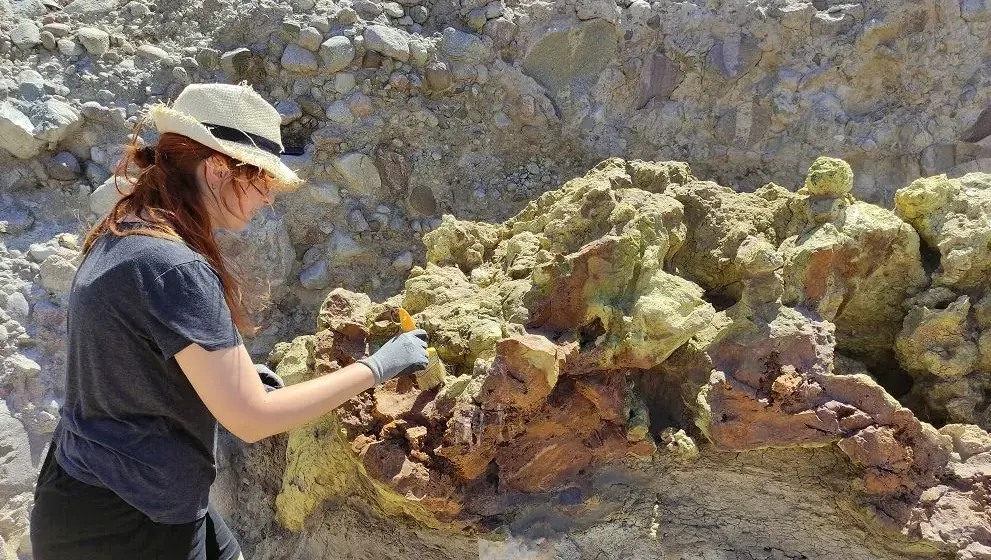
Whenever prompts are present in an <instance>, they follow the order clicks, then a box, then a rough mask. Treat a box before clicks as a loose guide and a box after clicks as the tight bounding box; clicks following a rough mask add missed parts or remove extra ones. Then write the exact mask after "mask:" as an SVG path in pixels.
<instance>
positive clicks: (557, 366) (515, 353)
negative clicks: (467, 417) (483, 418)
mask: <svg viewBox="0 0 991 560" xmlns="http://www.w3.org/2000/svg"><path fill="white" fill-rule="evenodd" d="M564 362H565V351H564V350H563V349H562V348H561V347H559V346H558V345H557V344H554V343H553V342H551V341H550V340H548V339H547V338H546V337H544V336H540V335H536V334H524V335H521V336H517V337H513V338H505V339H502V340H500V341H499V342H498V343H497V345H496V357H495V360H494V361H493V363H492V367H491V368H490V369H489V372H488V375H487V376H486V378H485V382H484V383H483V385H482V390H481V392H480V393H479V398H480V399H481V400H482V402H483V403H484V404H485V407H486V408H488V409H495V408H496V407H497V406H499V405H502V406H507V407H514V408H519V409H521V410H533V409H534V408H536V407H538V406H540V405H541V404H542V403H543V402H544V400H545V399H546V398H547V396H548V395H550V394H551V391H552V390H553V389H554V386H555V385H556V384H557V380H558V376H559V375H560V372H561V369H562V368H563V366H564Z"/></svg>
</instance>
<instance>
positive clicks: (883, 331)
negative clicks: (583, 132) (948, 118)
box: [272, 158, 991, 558]
mask: <svg viewBox="0 0 991 560" xmlns="http://www.w3.org/2000/svg"><path fill="white" fill-rule="evenodd" d="M851 180H852V175H851V173H850V170H849V167H848V166H846V164H845V163H844V162H842V161H839V160H830V159H826V158H824V159H821V160H820V161H817V162H816V164H815V165H813V166H812V168H811V169H810V173H809V177H808V180H807V182H806V186H805V187H804V188H802V189H799V190H798V191H797V192H795V193H792V192H789V191H787V190H785V189H783V188H781V187H778V186H776V185H768V186H765V187H763V188H761V189H759V190H758V191H757V192H755V193H753V194H737V193H733V192H732V191H730V190H728V189H723V188H722V187H719V186H718V185H716V184H714V183H710V182H705V181H699V180H698V179H696V178H695V177H693V176H692V173H691V171H690V170H689V169H688V167H687V166H686V165H685V164H683V163H674V162H665V163H650V162H642V161H629V162H627V161H623V160H619V159H610V160H606V161H604V162H602V163H600V164H599V165H597V166H596V167H595V168H594V169H592V170H591V171H590V172H589V173H588V174H586V175H585V176H584V177H581V178H577V179H573V180H571V181H569V182H567V183H565V184H564V185H563V186H562V187H561V188H560V189H559V190H556V191H550V192H548V193H545V194H544V195H542V196H541V197H539V198H538V199H537V200H535V201H533V202H531V203H530V204H529V205H528V206H527V207H526V208H525V209H523V210H522V211H521V212H520V213H519V214H517V215H516V216H513V217H512V218H510V219H509V220H507V221H505V222H503V223H501V224H488V223H482V222H467V221H461V220H456V219H454V218H452V217H445V219H444V221H443V222H442V223H441V225H440V226H439V227H438V228H437V229H436V230H435V231H433V232H431V233H429V234H427V235H426V236H424V242H425V244H426V245H427V255H428V262H427V265H426V267H414V269H413V270H412V271H411V272H410V275H409V278H408V279H407V281H406V289H405V290H404V291H403V292H401V293H399V294H397V295H395V296H393V297H391V298H389V299H387V300H385V301H383V302H381V303H376V302H373V301H372V300H371V298H369V297H368V296H366V295H364V294H358V293H353V292H349V291H347V290H342V289H337V290H334V291H333V292H331V294H330V296H329V297H328V298H327V299H326V300H325V302H324V303H323V305H322V307H321V311H320V319H319V321H318V326H317V331H316V333H315V335H311V336H307V337H302V338H299V339H297V340H296V341H294V342H293V343H292V344H291V345H287V346H280V349H279V350H278V351H277V352H276V353H275V354H273V356H272V361H273V362H275V363H277V364H278V371H279V372H280V373H281V374H283V375H284V376H285V377H286V378H287V379H289V380H290V381H295V380H303V379H307V378H309V377H311V376H313V375H333V373H332V372H333V371H334V370H335V369H337V368H339V367H341V366H343V365H346V364H349V363H352V362H353V361H354V360H355V359H357V358H358V357H360V356H361V355H363V353H364V352H365V351H366V350H367V351H371V350H374V348H375V347H376V345H378V344H380V343H381V342H382V341H384V340H385V339H386V338H388V337H390V336H392V335H394V334H395V333H397V332H399V330H400V326H399V324H398V309H399V308H400V307H402V308H404V309H407V310H409V311H410V312H411V313H412V314H413V317H414V319H415V320H416V322H417V324H418V325H419V326H421V327H423V328H425V329H426V330H427V331H428V332H429V333H430V337H431V344H433V345H434V346H436V348H437V350H438V354H439V356H440V357H441V359H442V360H443V362H444V364H445V368H446V376H445V377H444V379H443V382H442V383H441V384H440V385H439V386H437V387H432V388H426V389H423V388H420V387H419V386H418V385H417V383H416V382H415V380H414V379H413V378H400V379H396V380H392V381H390V382H388V383H386V384H385V385H382V386H380V387H377V388H375V389H374V390H372V391H369V392H368V393H365V394H363V395H360V396H359V397H356V398H355V399H352V401H350V402H349V403H348V404H347V405H345V406H344V407H342V409H341V411H340V413H339V414H338V415H337V417H336V418H328V419H327V420H325V421H323V422H321V423H320V424H319V425H316V426H314V427H310V428H307V429H303V430H298V431H295V432H293V433H292V434H290V435H289V438H288V445H287V450H286V454H285V457H286V459H285V461H286V462H285V471H284V475H283V477H282V487H281V490H280V491H279V492H278V495H277V497H276V498H275V499H274V506H275V508H276V510H277V512H278V519H279V521H280V522H281V524H282V525H283V526H285V527H286V528H288V529H290V530H293V531H300V530H301V529H302V528H304V527H313V526H315V525H314V524H319V523H320V522H319V521H318V520H319V519H320V516H321V515H323V514H321V513H318V512H319V511H320V507H321V504H323V503H326V502H327V501H328V500H330V501H331V502H332V503H347V501H348V500H358V501H360V502H361V503H363V504H365V506H364V508H365V509H366V511H368V512H369V513H370V514H372V515H373V516H377V517H379V518H383V519H387V518H390V517H393V518H395V517H397V516H398V517H399V518H402V519H406V520H407V521H406V522H407V523H412V525H413V526H417V527H421V528H423V529H424V530H427V529H428V528H430V529H429V530H431V531H436V532H437V533H436V534H438V535H443V534H449V535H454V534H463V531H465V530H474V531H481V533H482V534H483V535H484V534H486V533H488V532H489V531H491V530H492V529H493V525H492V523H493V522H494V520H502V521H500V522H497V525H502V526H508V527H515V529H511V530H510V533H511V534H512V533H513V532H514V531H515V534H518V535H524V534H528V533H527V531H525V530H523V529H522V528H521V527H519V526H517V525H515V524H514V522H513V521H510V520H512V519H517V518H525V517H526V515H528V514H526V513H525V512H526V511H528V508H532V507H533V503H534V502H535V501H539V500H541V499H548V498H550V499H551V500H553V501H554V504H555V505H553V506H548V507H550V508H551V510H553V511H557V513H556V515H563V516H565V517H568V516H569V515H570V516H573V518H570V519H571V520H570V521H569V522H568V523H567V525H568V526H569V527H570V528H569V529H562V531H565V530H567V531H569V534H571V533H570V532H574V531H578V532H579V534H581V531H592V530H594V528H595V527H602V526H605V525H604V524H607V522H606V521H605V520H604V519H603V518H602V517H600V515H599V514H601V511H597V513H596V514H593V513H591V510H598V507H593V506H591V505H589V504H590V503H591V502H592V501H598V500H603V499H606V496H609V495H612V494H611V493H610V491H609V490H607V489H606V488H605V487H603V486H601V485H599V483H601V480H599V478H598V477H601V476H617V475H616V474H615V473H619V472H622V473H626V474H624V475H623V476H630V477H635V478H637V479H638V480H649V479H652V478H655V477H656V478H657V479H658V480H664V478H665V477H666V476H671V475H672V473H674V472H676V471H678V470H679V469H682V468H691V467H689V466H687V465H691V464H693V463H694V464H711V462H717V463H718V461H721V460H727V457H729V456H730V455H729V454H730V453H736V454H741V453H742V454H743V455H744V456H746V455H747V454H749V453H757V452H769V451H765V450H773V449H777V450H788V449H793V450H799V449H802V450H809V449H821V450H823V452H824V453H828V454H830V456H835V457H836V460H837V461H838V462H839V463H837V464H845V465H846V466H845V467H844V469H846V470H845V471H844V472H845V474H842V475H840V474H835V473H834V475H835V476H841V478H842V477H845V479H846V482H845V483H844V484H846V485H847V486H846V489H844V490H842V491H839V490H837V489H836V487H832V488H833V489H832V490H831V491H833V492H838V494H837V495H838V496H839V495H842V496H843V497H842V498H841V500H842V501H843V503H845V504H846V505H845V506H844V508H846V513H845V515H846V516H848V517H847V522H849V523H851V524H853V525H855V526H857V527H859V528H860V529H859V530H863V531H866V532H867V533H869V534H870V535H871V537H870V539H871V551H872V552H871V553H866V554H875V555H876V556H874V557H908V556H913V557H914V556H924V557H935V556H938V555H941V554H952V555H955V556H956V557H957V558H983V557H986V555H987V554H988V553H989V552H991V537H989V535H991V533H989V532H988V531H989V529H991V517H989V515H988V511H989V509H988V506H989V503H988V497H987V494H986V492H985V490H984V485H985V484H986V480H987V477H988V476H989V475H991V447H988V446H989V443H988V442H989V441H991V436H988V434H987V432H985V431H984V430H982V429H981V428H979V427H977V426H973V425H964V424H948V425H946V426H945V427H943V428H942V429H937V428H935V427H933V426H932V425H930V424H928V423H926V422H924V421H921V420H920V419H919V418H917V417H916V416H915V414H914V413H913V411H912V410H910V409H909V408H906V407H905V406H903V405H902V404H901V403H899V402H898V400H896V399H895V398H894V397H892V396H891V395H890V394H889V393H888V392H887V391H886V389H885V388H884V387H883V386H882V385H880V384H878V382H877V381H875V379H873V378H872V377H871V375H870V374H869V372H868V369H866V368H865V367H864V366H863V365H862V364H861V363H860V362H858V361H856V360H854V359H851V358H850V357H849V356H858V355H870V353H872V352H884V353H886V354H887V355H888V356H897V359H899V360H901V361H902V363H904V364H906V368H907V369H908V370H909V371H910V372H911V373H912V374H913V375H929V376H935V377H940V378H944V377H947V376H948V375H949V376H953V375H958V374H959V373H960V372H961V371H964V372H970V371H971V370H973V368H974V367H976V366H975V365H974V364H975V363H976V362H977V360H978V356H979V354H978V352H977V350H976V348H977V347H976V345H973V346H972V347H971V349H972V352H971V354H967V356H968V357H969V358H968V359H969V361H966V364H967V365H966V366H959V367H957V369H953V367H954V364H956V362H960V361H961V360H962V358H961V359H958V360H954V359H948V361H947V360H943V361H940V359H939V357H938V356H937V357H936V358H933V359H931V360H929V361H926V359H925V352H924V351H923V350H920V349H919V348H918V344H922V343H923V342H920V341H930V340H936V339H938V337H934V336H933V334H932V333H934V332H935V333H945V334H942V336H944V338H945V339H946V340H945V341H943V342H942V344H944V345H946V346H953V347H954V348H956V347H957V346H959V340H958V339H961V338H966V334H965V333H964V327H961V324H964V323H965V322H966V321H965V320H966V317H967V316H968V314H969V313H970V312H971V311H970V308H969V306H968V305H967V303H966V298H965V297H963V296H962V297H961V299H960V300H958V301H957V302H955V303H953V304H951V305H950V306H949V307H947V308H946V309H945V310H937V311H932V312H930V311H926V312H920V311H919V309H921V307H920V306H922V305H924V304H925V303H926V302H929V301H930V300H932V299H933V298H934V297H935V296H933V295H931V293H932V291H933V290H937V291H938V290H941V289H944V288H931V289H930V291H922V290H924V289H925V288H926V287H927V285H928V282H929V275H928V274H927V273H926V272H925V270H924V269H923V267H922V257H921V252H920V246H919V238H918V234H917V233H915V230H913V229H912V227H911V226H910V225H908V224H906V223H905V222H902V221H901V220H900V219H899V218H898V217H897V216H895V214H893V213H891V212H889V211H886V210H882V209H880V208H877V207H874V206H872V205H870V204H866V203H862V202H858V201H856V200H853V199H852V197H851V196H850V195H849V187H850V184H851ZM682 201H684V202H682ZM685 251H696V252H697V253H696V254H690V253H689V254H686V253H684V252H685ZM700 255H706V256H708V257H710V258H702V257H700ZM720 256H721V258H719V257H720ZM713 257H716V258H713ZM688 278H694V279H698V281H699V282H702V283H705V284H707V286H706V287H705V288H703V287H702V286H699V285H698V284H696V283H695V282H693V281H692V280H689V279H688ZM720 283H721V284H720ZM885 287H886V288H887V290H888V292H887V293H883V294H882V292H883V289H884V288H885ZM716 289H720V290H721V291H719V294H720V297H719V301H720V302H721V304H720V305H719V306H718V307H719V308H720V309H718V310H717V309H716V307H714V306H713V305H712V304H711V303H710V302H708V301H706V297H707V294H709V293H713V292H714V291H715V290H716ZM903 304H904V307H903ZM905 309H909V312H908V314H907V315H906V313H905ZM985 311H986V310H985V309H984V308H983V307H982V308H981V309H980V311H979V314H980V316H981V317H982V318H985V317H984V315H986V313H985ZM839 333H842V335H840V334H839ZM906 333H909V334H906ZM896 335H897V337H896ZM954 345H957V346H954ZM841 352H842V353H845V354H846V355H844V354H841ZM912 360H915V361H912ZM878 363H882V362H878ZM909 366H911V367H909ZM947 408H951V409H952V408H953V407H952V406H948V407H947ZM780 468H785V469H787V468H792V467H790V466H788V463H784V464H782V465H781V466H780ZM837 472H838V471H837ZM603 473H613V474H612V475H604V474H603ZM834 475H828V476H834ZM824 476H827V475H824ZM648 487H650V483H644V488H645V489H646V488H648ZM578 489H581V490H578ZM574 492H579V495H581V496H583V497H582V498H581V501H582V503H583V504H584V505H582V506H581V507H578V508H577V509H574V508H572V509H570V510H569V509H568V508H569V507H570V506H567V505H563V504H566V503H569V502H567V498H566V497H565V496H567V495H569V493H574ZM585 492H593V495H586V494H584V493H585ZM633 494H634V495H637V492H636V491H633ZM649 494H650V491H648V490H644V494H642V495H641V498H643V497H644V496H646V495H649ZM541 497H543V498H541ZM651 499H652V500H653V499H654V498H651ZM558 500H562V501H561V502H560V503H559V502H558ZM596 503H598V502H596ZM658 503H659V502H655V506H654V508H655V513H654V515H656V514H657V508H658V505H657V504H658ZM555 508H557V509H555ZM566 511H570V514H569V513H565V512H566ZM520 516H522V517H520ZM579 520H580V521H579ZM504 524H508V525H504ZM820 529H821V530H826V529H825V527H822V528H820ZM652 530H653V531H655V534H656V530H657V527H656V526H655V527H654V529H652ZM553 533H554V531H552V534H553ZM451 538H452V539H454V540H449V541H447V542H448V544H449V545H450V546H454V544H453V543H456V542H458V541H457V539H456V538H454V537H451ZM527 542H529V541H527ZM839 542H840V541H839V540H836V541H835V543H836V545H837V546H841V545H840V544H839ZM829 544H831V543H829ZM459 546H460V545H459ZM528 546H530V545H528ZM533 546H536V545H533ZM554 546H559V545H554ZM656 546H657V545H650V544H646V543H644V544H642V545H641V548H642V549H643V550H648V549H650V548H653V547H656ZM804 546H805V545H801V544H795V545H794V548H787V547H786V548H787V549H786V550H785V553H787V554H812V556H813V557H824V558H825V557H832V556H829V555H828V554H827V555H822V556H816V555H815V553H813V552H812V549H811V548H803V547H804ZM842 546H845V545H842ZM644 547H645V548H644ZM552 548H553V547H552ZM827 548H828V546H827ZM661 549H662V550H664V548H663V546H662V547H661ZM554 550H558V551H560V548H554ZM783 550H784V549H783ZM859 554H861V553H860V552H856V551H855V550H851V552H850V555H849V557H856V556H857V555H859Z"/></svg>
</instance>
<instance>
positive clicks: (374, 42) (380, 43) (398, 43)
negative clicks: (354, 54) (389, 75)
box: [364, 25, 409, 62]
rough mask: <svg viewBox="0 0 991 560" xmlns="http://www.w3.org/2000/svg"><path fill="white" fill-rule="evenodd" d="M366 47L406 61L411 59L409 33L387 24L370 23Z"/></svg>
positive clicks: (366, 36)
mask: <svg viewBox="0 0 991 560" xmlns="http://www.w3.org/2000/svg"><path fill="white" fill-rule="evenodd" d="M364 38H365V48H367V49H369V50H372V51H375V52H378V53H380V54H383V55H385V56H388V57H390V58H394V59H396V60H399V61H402V62H406V61H407V60H409V35H408V34H407V33H406V32H404V31H401V30H399V29H395V28H392V27H387V26H385V25H369V26H368V27H367V28H366V29H365V34H364Z"/></svg>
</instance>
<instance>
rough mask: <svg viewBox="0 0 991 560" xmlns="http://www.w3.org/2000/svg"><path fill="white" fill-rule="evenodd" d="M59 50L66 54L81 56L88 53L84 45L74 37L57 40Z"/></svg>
mask: <svg viewBox="0 0 991 560" xmlns="http://www.w3.org/2000/svg"><path fill="white" fill-rule="evenodd" d="M56 45H57V46H58V51H59V52H60V53H62V54H63V55H65V56H81V55H83V54H85V53H86V49H85V48H84V47H83V45H82V44H81V43H79V42H77V41H73V40H72V39H59V40H58V41H57V42H56Z"/></svg>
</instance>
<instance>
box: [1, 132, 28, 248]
mask: <svg viewBox="0 0 991 560" xmlns="http://www.w3.org/2000/svg"><path fill="white" fill-rule="evenodd" d="M2 137H3V136H2V135H0V138H2ZM34 222H35V219H34V216H33V215H32V214H31V212H29V211H28V210H26V209H24V208H20V207H17V206H14V205H13V204H9V203H4V204H3V205H0V233H7V234H12V235H15V234H18V233H24V232H25V231H27V230H29V229H31V227H32V226H34ZM0 246H2V243H0Z"/></svg>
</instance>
